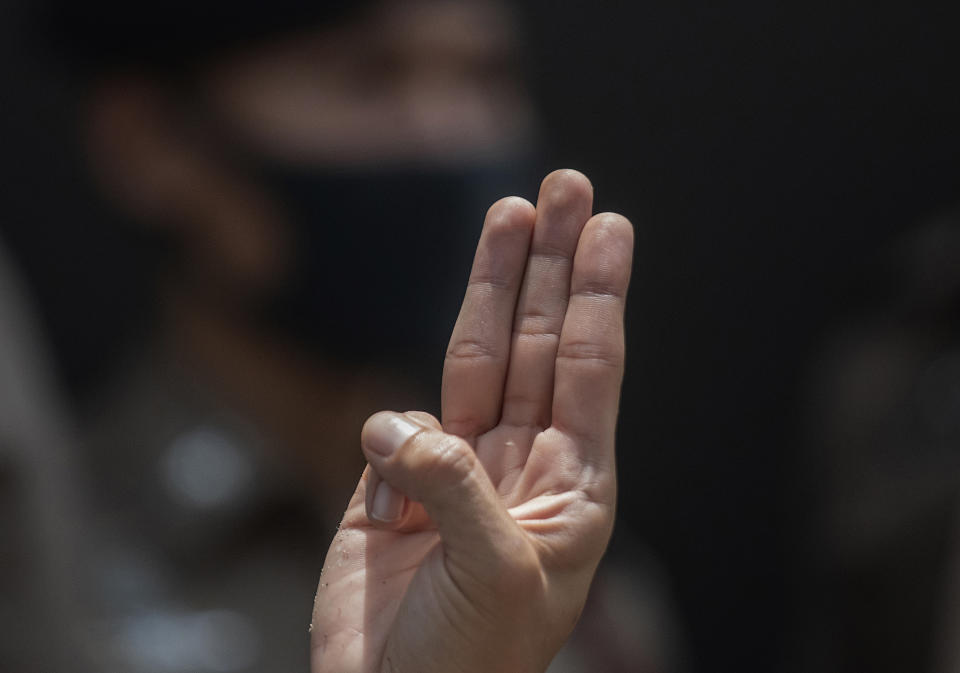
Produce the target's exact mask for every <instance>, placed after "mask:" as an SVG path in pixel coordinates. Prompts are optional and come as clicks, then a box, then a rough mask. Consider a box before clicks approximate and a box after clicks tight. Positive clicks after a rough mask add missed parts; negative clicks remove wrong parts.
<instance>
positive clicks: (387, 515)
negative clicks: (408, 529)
mask: <svg viewBox="0 0 960 673" xmlns="http://www.w3.org/2000/svg"><path fill="white" fill-rule="evenodd" d="M403 504H404V497H403V494H401V493H398V492H397V490H396V489H395V488H393V486H391V485H390V484H388V483H387V482H385V481H381V482H380V483H379V484H377V492H376V493H374V494H373V507H372V508H371V509H370V515H371V516H372V517H373V518H374V519H378V520H380V521H384V522H390V521H396V520H397V519H399V518H400V517H401V516H403Z"/></svg>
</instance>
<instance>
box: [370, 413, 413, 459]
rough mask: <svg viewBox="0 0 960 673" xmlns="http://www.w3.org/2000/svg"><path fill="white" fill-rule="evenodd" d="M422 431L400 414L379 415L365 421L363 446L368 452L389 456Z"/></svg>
mask: <svg viewBox="0 0 960 673" xmlns="http://www.w3.org/2000/svg"><path fill="white" fill-rule="evenodd" d="M422 429H423V428H421V427H420V426H419V425H416V424H414V423H411V422H410V421H409V420H407V419H406V418H405V417H404V416H401V415H400V414H393V413H380V414H377V415H376V416H374V417H373V418H371V419H370V420H369V421H367V427H366V432H365V433H364V445H365V446H366V448H367V450H368V451H372V452H374V453H377V454H379V455H381V456H389V455H390V454H392V453H393V452H394V451H396V450H397V449H399V448H400V447H401V446H403V443H404V442H406V441H407V440H408V439H410V438H411V437H413V436H414V435H415V434H417V433H418V432H420V431H421V430H422Z"/></svg>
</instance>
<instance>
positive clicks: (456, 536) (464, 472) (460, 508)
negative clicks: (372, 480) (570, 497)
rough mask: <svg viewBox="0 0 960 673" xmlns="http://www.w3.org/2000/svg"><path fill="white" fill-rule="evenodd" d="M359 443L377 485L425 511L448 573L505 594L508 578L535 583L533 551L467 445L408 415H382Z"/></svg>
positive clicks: (367, 426) (365, 428)
mask: <svg viewBox="0 0 960 673" xmlns="http://www.w3.org/2000/svg"><path fill="white" fill-rule="evenodd" d="M360 444H361V447H362V449H363V453H364V455H365V456H366V458H367V461H368V462H369V463H370V466H371V467H372V468H373V470H374V471H375V472H376V473H377V474H379V476H380V479H381V480H382V482H386V484H388V485H389V487H390V488H392V489H393V490H394V491H396V492H397V495H401V494H402V496H406V497H407V498H409V499H410V500H413V501H415V502H419V503H421V504H422V505H423V508H424V509H425V510H426V512H427V514H428V515H429V516H430V518H431V519H432V520H433V522H434V523H435V524H436V525H437V529H438V530H439V532H440V538H441V540H442V542H443V548H444V554H445V557H446V560H447V566H448V569H449V570H450V571H451V572H457V573H458V574H461V575H463V577H461V579H464V580H471V581H473V582H480V583H481V584H482V585H484V589H490V588H492V587H491V584H495V585H496V586H497V587H499V588H506V587H504V584H508V585H509V584H515V583H514V582H510V581H509V580H511V579H515V580H517V582H516V583H520V584H527V585H528V586H529V584H530V583H531V580H537V582H535V583H538V582H539V562H538V559H537V557H536V552H535V551H534V549H533V546H532V544H531V543H530V542H529V540H528V538H527V536H526V535H525V534H524V532H523V531H522V530H521V529H520V527H519V526H518V525H517V523H516V521H514V519H513V517H512V516H510V514H509V512H507V508H506V507H505V506H504V504H503V503H502V502H501V501H500V497H499V495H498V494H497V491H496V489H495V488H494V486H493V484H492V483H491V481H490V478H489V477H488V476H487V472H486V470H484V468H483V465H481V464H480V461H479V460H478V459H477V456H476V454H475V453H474V451H473V448H472V447H471V446H470V445H469V444H468V443H467V442H466V441H465V440H463V439H462V438H460V437H457V436H456V435H451V434H447V433H445V432H442V431H441V430H438V429H436V428H434V427H430V426H427V425H425V424H423V423H422V422H420V421H419V420H418V419H416V418H414V417H412V416H411V415H410V414H399V413H394V412H389V411H381V412H379V413H376V414H374V415H373V416H371V417H370V418H369V419H368V420H367V422H366V423H365V424H364V426H363V431H362V432H361V434H360ZM383 486H384V484H383V483H381V484H379V485H378V486H377V488H378V489H379V488H383ZM375 497H376V496H374V499H375ZM533 573H536V575H537V577H532V576H531V575H532V574H533ZM461 588H462V589H466V588H467V587H466V586H463V585H461Z"/></svg>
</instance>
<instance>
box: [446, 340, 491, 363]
mask: <svg viewBox="0 0 960 673" xmlns="http://www.w3.org/2000/svg"><path fill="white" fill-rule="evenodd" d="M500 357H502V353H501V352H500V349H498V348H497V347H496V346H495V345H494V344H493V343H492V342H491V341H484V340H480V339H457V340H456V341H453V342H451V343H450V346H449V347H448V348H447V355H446V359H447V361H448V362H458V361H468V362H469V361H473V360H496V359H498V358H500Z"/></svg>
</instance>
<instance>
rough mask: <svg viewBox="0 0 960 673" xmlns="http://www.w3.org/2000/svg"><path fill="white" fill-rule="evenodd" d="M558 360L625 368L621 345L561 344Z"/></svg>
mask: <svg viewBox="0 0 960 673" xmlns="http://www.w3.org/2000/svg"><path fill="white" fill-rule="evenodd" d="M557 360H559V361H565V362H570V363H577V362H580V363H584V364H595V365H598V366H600V367H605V368H610V369H619V368H621V367H623V361H624V352H623V348H622V347H621V346H620V345H619V344H609V343H608V344H597V343H590V342H570V343H562V344H560V348H559V349H558V350H557Z"/></svg>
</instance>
